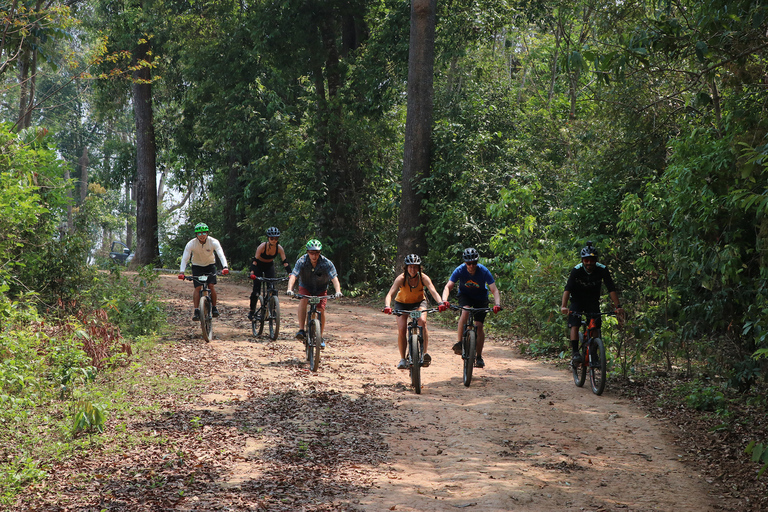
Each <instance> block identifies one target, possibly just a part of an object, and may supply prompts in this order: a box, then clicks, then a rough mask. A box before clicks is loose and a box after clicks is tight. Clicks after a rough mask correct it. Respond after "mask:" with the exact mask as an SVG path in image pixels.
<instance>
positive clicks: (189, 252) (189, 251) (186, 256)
mask: <svg viewBox="0 0 768 512" xmlns="http://www.w3.org/2000/svg"><path fill="white" fill-rule="evenodd" d="M191 256H192V242H191V241H190V242H188V243H187V245H186V246H184V254H183V255H182V256H181V267H179V274H183V273H184V270H185V269H186V268H187V263H188V262H189V258H190V257H191Z"/></svg>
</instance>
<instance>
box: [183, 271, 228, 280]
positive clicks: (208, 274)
mask: <svg viewBox="0 0 768 512" xmlns="http://www.w3.org/2000/svg"><path fill="white" fill-rule="evenodd" d="M220 275H222V274H221V272H208V273H207V274H202V275H199V276H188V275H185V276H184V280H185V281H194V280H195V279H199V278H201V277H204V276H205V277H209V276H220Z"/></svg>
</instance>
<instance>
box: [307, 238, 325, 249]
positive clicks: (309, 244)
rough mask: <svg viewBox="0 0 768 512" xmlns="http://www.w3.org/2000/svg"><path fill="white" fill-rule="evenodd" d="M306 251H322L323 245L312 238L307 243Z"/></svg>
mask: <svg viewBox="0 0 768 512" xmlns="http://www.w3.org/2000/svg"><path fill="white" fill-rule="evenodd" d="M307 250H308V251H322V250H323V244H321V243H320V240H318V239H316V238H313V239H312V240H310V241H309V242H307Z"/></svg>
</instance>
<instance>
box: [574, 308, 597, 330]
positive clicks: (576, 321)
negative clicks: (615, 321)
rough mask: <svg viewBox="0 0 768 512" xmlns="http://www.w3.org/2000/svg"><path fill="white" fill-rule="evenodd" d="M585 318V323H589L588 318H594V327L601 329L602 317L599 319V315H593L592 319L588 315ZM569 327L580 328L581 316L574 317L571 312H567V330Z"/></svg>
mask: <svg viewBox="0 0 768 512" xmlns="http://www.w3.org/2000/svg"><path fill="white" fill-rule="evenodd" d="M586 317H587V321H589V319H590V318H594V319H595V327H597V328H598V329H599V328H600V327H602V325H603V317H601V316H600V315H595V316H594V317H593V316H590V315H586ZM571 327H581V315H574V314H573V311H569V312H568V328H569V329H570V328H571Z"/></svg>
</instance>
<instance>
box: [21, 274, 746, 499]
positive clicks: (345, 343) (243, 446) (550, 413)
mask: <svg viewBox="0 0 768 512" xmlns="http://www.w3.org/2000/svg"><path fill="white" fill-rule="evenodd" d="M160 280H161V284H162V287H163V289H164V294H165V298H166V299H167V301H168V303H169V304H170V305H171V306H172V308H173V311H175V312H176V313H175V315H176V316H175V317H174V318H172V319H171V322H173V323H175V325H177V326H178V329H177V331H176V332H175V333H174V334H173V335H172V336H169V337H168V339H167V344H166V345H165V346H164V347H163V350H162V357H160V358H158V359H157V360H156V361H154V363H153V365H152V366H151V367H150V368H148V372H147V373H148V381H150V380H151V379H150V376H151V374H152V375H154V376H157V375H174V376H189V377H193V378H196V379H200V380H201V382H202V384H201V385H200V386H199V387H198V388H197V390H196V391H195V392H193V394H192V395H190V396H188V395H186V394H181V393H175V392H172V391H169V390H164V389H159V388H158V386H157V385H156V384H153V385H152V386H149V384H148V388H147V389H145V390H136V399H137V400H141V399H142V398H141V397H144V399H146V400H152V401H153V402H154V403H156V404H157V405H158V408H159V409H158V410H157V412H155V413H153V414H143V415H139V416H137V417H135V418H133V419H132V420H131V421H129V422H128V423H127V424H125V425H124V427H121V426H119V425H114V424H112V425H110V428H111V429H119V428H128V429H134V430H135V429H140V430H142V431H144V432H145V433H146V439H147V440H146V442H145V443H142V444H141V445H139V446H121V447H120V450H119V453H114V452H110V451H109V449H107V448H105V449H103V450H101V451H100V453H98V454H93V453H91V454H88V455H87V456H84V457H83V458H82V460H78V461H74V462H72V461H70V462H68V463H67V464H63V465H62V466H61V467H60V468H58V473H57V476H56V478H51V481H50V482H48V484H47V486H46V487H45V488H43V489H36V490H35V492H34V493H30V495H28V496H25V497H24V499H23V500H22V501H20V502H19V508H20V509H34V510H102V509H103V510H307V511H316V510H350V511H352V510H354V511H384V510H399V511H444V510H454V509H467V510H471V511H477V512H479V511H505V510H516V511H517V510H520V511H553V510H557V511H584V510H587V511H650V510H662V511H673V510H674V511H678V512H681V511H697V512H699V511H708V510H746V509H749V506H748V505H749V504H748V502H745V501H743V500H739V499H738V498H736V497H733V496H724V495H723V494H722V492H721V490H719V489H717V488H715V487H713V486H712V485H711V484H710V482H708V481H707V479H708V477H707V476H706V474H705V473H703V472H701V471H699V470H697V469H696V468H697V466H696V465H695V464H694V463H693V462H694V461H693V460H692V459H693V456H692V455H691V454H690V450H688V449H685V448H684V447H683V446H681V445H680V444H678V440H677V438H676V437H675V435H677V434H679V432H672V431H671V430H670V428H671V427H670V424H669V422H665V421H663V420H660V419H654V418H652V417H649V415H648V414H647V412H646V411H645V410H643V409H642V408H641V407H639V406H638V404H636V403H633V401H630V400H628V399H625V398H622V397H621V396H619V395H618V393H617V391H616V390H615V389H614V388H612V386H611V384H612V383H611V381H609V382H608V386H607V389H606V391H605V393H604V394H603V395H602V396H595V395H594V394H593V393H592V392H591V391H590V390H589V389H588V385H589V384H588V383H587V385H585V387H584V388H577V387H576V386H574V384H573V381H572V378H571V375H570V373H569V371H568V370H567V369H566V368H565V367H564V366H562V367H555V366H554V365H552V364H548V363H542V362H537V361H531V360H528V359H525V358H523V357H521V356H520V355H519V353H518V351H517V350H515V349H514V348H513V345H512V344H511V343H509V342H508V341H501V340H494V339H491V340H488V341H487V342H486V347H485V351H484V358H485V361H486V365H487V366H486V368H485V369H483V370H480V369H476V370H475V375H474V379H473V380H472V384H471V386H470V387H465V386H464V385H463V383H462V379H461V371H462V369H461V358H460V357H459V356H456V355H454V354H453V353H452V351H451V350H450V347H451V345H452V344H453V343H454V341H455V336H456V334H455V331H454V330H453V329H440V328H437V327H436V325H437V322H435V321H431V322H430V350H429V352H430V354H431V355H432V364H431V366H430V367H429V368H425V369H423V370H422V379H423V389H422V393H421V394H420V395H417V394H415V393H414V392H413V391H412V389H411V388H410V386H409V375H408V372H407V371H399V370H397V369H395V364H396V363H397V361H398V359H399V356H398V354H397V349H396V342H395V319H394V317H392V316H387V315H385V314H383V313H381V312H379V311H378V310H376V309H372V308H369V307H365V306H359V305H355V304H353V303H352V301H350V300H348V299H341V300H338V301H331V302H330V303H329V305H328V323H327V325H326V339H327V342H328V347H327V348H326V350H324V351H323V352H322V359H321V363H320V368H319V371H318V372H317V373H312V372H310V371H309V370H308V365H307V364H306V362H305V360H304V359H305V358H304V352H303V345H302V344H300V343H299V342H297V341H296V340H295V339H294V334H295V332H296V330H297V325H298V324H297V317H296V311H297V301H295V300H289V299H288V298H287V297H285V296H284V295H281V308H282V323H281V333H280V336H279V339H278V340H277V341H269V340H267V339H266V338H265V337H263V338H254V337H253V336H252V335H251V332H250V324H249V322H248V321H247V319H246V318H245V314H246V312H247V306H248V295H249V293H250V287H246V286H242V285H236V284H232V283H231V282H227V281H226V280H224V281H223V282H220V284H219V285H218V286H217V289H218V291H219V309H220V310H221V312H222V316H221V317H220V318H219V319H217V320H216V321H215V324H214V329H215V339H214V340H213V341H212V342H211V343H206V342H205V341H203V340H202V338H201V336H200V333H199V325H198V324H196V323H193V322H192V321H191V319H190V313H191V306H190V301H191V286H190V285H189V283H186V282H181V281H179V280H177V279H176V278H175V276H162V277H161V279H160ZM441 315H449V313H441ZM118 437H119V436H118ZM118 437H116V439H117V438H118ZM116 443H117V441H116ZM84 473H85V474H87V475H89V476H88V477H83V476H82V475H83V474H84Z"/></svg>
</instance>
